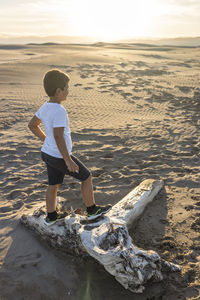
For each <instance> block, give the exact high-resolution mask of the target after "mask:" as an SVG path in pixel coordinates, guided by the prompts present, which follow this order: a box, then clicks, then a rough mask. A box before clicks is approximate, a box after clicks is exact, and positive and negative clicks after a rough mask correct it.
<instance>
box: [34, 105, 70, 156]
mask: <svg viewBox="0 0 200 300" xmlns="http://www.w3.org/2000/svg"><path fill="white" fill-rule="evenodd" d="M35 115H36V117H37V118H38V119H40V120H41V121H42V124H43V126H44V130H45V134H46V138H45V141H44V143H43V146H42V149H41V151H42V152H45V153H47V154H49V155H51V156H54V157H58V158H63V156H62V154H61V153H60V151H59V149H58V146H57V144H56V141H55V138H54V134H53V128H56V127H64V139H65V142H66V146H67V150H68V152H69V154H70V155H71V154H72V140H71V132H70V128H69V119H68V115H67V112H66V109H65V108H64V107H63V106H62V105H61V104H59V103H52V102H45V103H44V104H43V105H42V106H41V107H40V109H39V110H38V111H37V112H36V114H35Z"/></svg>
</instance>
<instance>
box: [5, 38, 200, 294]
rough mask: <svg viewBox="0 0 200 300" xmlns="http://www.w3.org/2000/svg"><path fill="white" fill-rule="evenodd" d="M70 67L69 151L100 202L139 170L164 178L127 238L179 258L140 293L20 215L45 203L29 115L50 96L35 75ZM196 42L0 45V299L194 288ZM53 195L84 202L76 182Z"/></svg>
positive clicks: (198, 121) (197, 271)
mask: <svg viewBox="0 0 200 300" xmlns="http://www.w3.org/2000/svg"><path fill="white" fill-rule="evenodd" d="M54 68H58V69H60V70H62V71H64V72H66V73H67V74H69V76H70V82H69V88H70V90H69V96H68V98H67V100H66V101H65V102H63V106H64V107H65V108H66V110H67V112H68V116H69V121H70V128H71V132H72V141H73V154H74V155H76V156H77V157H78V158H79V159H81V161H82V162H83V163H84V164H85V165H86V166H87V167H88V168H89V169H90V170H91V172H92V174H93V185H94V191H95V199H96V203H98V204H107V203H111V204H112V205H114V204H116V203H117V202H118V201H120V200H121V199H122V198H123V197H124V196H125V195H126V194H128V193H129V192H130V191H131V190H132V189H133V188H134V187H136V186H137V185H138V184H140V183H141V182H142V181H143V180H145V179H148V178H152V179H161V180H163V181H164V183H165V185H164V188H163V189H162V190H161V191H160V192H159V194H158V195H157V196H156V197H155V199H154V200H153V201H152V202H151V203H150V204H149V205H148V207H147V208H146V209H145V211H144V213H143V214H142V216H141V217H140V218H139V219H138V220H137V221H136V222H135V223H134V224H133V225H132V228H131V229H130V235H131V237H132V238H133V241H134V244H135V245H137V246H138V247H141V248H142V249H145V250H150V249H151V250H154V251H156V252H157V253H158V254H159V255H160V256H161V257H162V258H164V259H166V260H168V261H170V262H173V263H175V264H178V265H180V266H181V273H180V274H169V278H168V279H167V280H165V281H162V282H160V283H148V284H147V287H146V290H145V292H144V293H143V294H133V293H131V292H130V291H128V290H125V289H124V288H123V287H122V286H121V285H120V284H119V283H118V282H117V281H116V280H115V279H114V277H112V276H111V275H109V274H108V273H107V272H106V271H105V270H104V269H103V267H102V266H100V265H99V264H98V263H97V262H95V261H94V260H92V259H91V260H90V259H88V260H86V261H85V260H82V259H81V258H79V257H75V256H69V255H65V254H63V253H61V252H60V251H57V250H55V249H53V248H51V247H50V246H48V245H46V244H45V243H44V242H42V241H40V240H39V239H38V237H37V236H36V235H34V233H32V232H31V231H29V230H28V229H27V228H25V227H24V226H23V225H22V224H20V218H21V216H22V215H23V214H27V213H31V212H33V211H34V210H35V209H36V208H37V207H38V206H40V205H41V206H42V205H44V204H45V191H46V187H47V171H46V167H45V165H44V163H43V162H42V160H41V157H40V149H41V146H42V143H41V141H40V140H39V139H37V138H36V137H34V136H33V134H32V133H31V132H30V130H29V129H28V122H29V121H30V119H31V118H32V116H33V115H34V114H35V112H36V111H37V110H38V109H39V107H40V106H41V105H42V104H43V103H44V102H45V101H48V97H47V96H46V95H45V93H44V90H43V86H42V79H43V76H44V74H45V72H46V71H47V70H49V69H54ZM199 83H200V47H176V46H153V45H146V44H129V43H127V44H126V43H96V44H91V45H87V44H71V45H70V44H69V45H61V44H51V43H47V44H43V45H37V44H29V45H9V46H7V45H0V102H1V118H0V138H1V148H0V153H1V163H0V170H1V172H0V185H1V197H0V299H1V300H7V299H8V300H10V299H12V300H18V299H19V300H22V299H29V300H32V299H33V300H35V299H37V300H39V299H46V300H51V299H56V300H57V299H59V300H61V299H63V300H64V299H73V300H94V299H95V300H101V299H104V298H105V299H109V300H113V299H115V300H118V299H122V297H123V298H124V299H128V300H129V299H135V300H147V299H149V300H150V299H154V300H158V299H162V300H168V299H170V300H178V299H200V236H199V232H200V158H199V147H200V140H199V138H200V130H199V126H200V118H199V114H200V85H199ZM58 196H60V197H62V198H64V199H65V200H66V203H67V204H68V205H69V208H70V207H71V206H72V207H73V208H83V209H84V205H83V202H82V198H81V193H80V183H79V182H78V181H76V180H75V179H73V178H71V177H67V176H66V177H65V180H64V183H63V184H62V186H61V187H60V188H59V192H58Z"/></svg>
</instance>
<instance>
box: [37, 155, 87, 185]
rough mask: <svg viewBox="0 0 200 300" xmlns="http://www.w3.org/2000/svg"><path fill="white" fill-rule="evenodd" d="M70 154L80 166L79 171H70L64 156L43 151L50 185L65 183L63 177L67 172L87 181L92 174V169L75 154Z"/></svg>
mask: <svg viewBox="0 0 200 300" xmlns="http://www.w3.org/2000/svg"><path fill="white" fill-rule="evenodd" d="M70 156H71V158H72V160H73V161H74V162H75V163H76V164H77V165H78V166H79V172H74V173H73V172H70V171H69V169H68V167H67V165H66V163H65V161H64V159H63V158H57V157H54V156H51V155H48V154H46V153H44V152H41V157H42V160H43V161H44V162H45V163H46V165H47V173H48V184H49V185H56V184H61V183H63V179H64V176H65V175H66V174H67V175H70V176H72V177H74V178H76V179H79V180H80V181H85V180H86V179H87V178H88V177H89V176H90V171H89V170H88V169H87V167H86V166H85V165H84V164H83V163H82V162H81V161H80V160H78V158H76V157H75V156H73V155H70Z"/></svg>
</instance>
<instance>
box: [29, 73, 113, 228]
mask: <svg viewBox="0 0 200 300" xmlns="http://www.w3.org/2000/svg"><path fill="white" fill-rule="evenodd" d="M69 80H70V79H69V76H68V75H67V74H65V73H63V72H61V71H60V70H50V71H48V72H47V73H46V74H45V76H44V79H43V85H44V89H45V92H46V93H47V95H48V96H49V101H47V102H46V103H44V104H43V105H42V106H41V107H40V109H39V110H38V111H37V112H36V114H35V115H34V116H33V118H32V119H31V121H30V122H29V124H28V127H29V129H30V130H31V131H32V132H33V133H34V135H35V136H37V137H38V138H39V139H40V140H41V141H43V142H44V143H43V146H42V149H41V157H42V160H43V161H44V162H45V163H46V166H47V173H48V187H47V191H46V208H47V216H46V217H45V219H44V222H45V224H46V225H51V224H54V223H55V222H56V221H57V220H59V219H61V218H62V216H61V215H59V214H58V213H57V211H56V195H57V191H58V187H59V186H60V184H62V182H63V179H64V176H65V174H68V175H70V176H72V177H75V178H76V179H78V180H80V181H81V192H82V198H83V201H84V203H85V205H86V210H87V216H88V219H89V220H92V219H95V218H97V217H99V216H101V215H102V214H105V213H107V212H108V211H109V210H110V209H111V205H107V206H96V204H95V200H94V193H93V185H92V176H91V174H90V171H89V170H88V169H87V168H86V167H85V166H84V165H83V164H82V163H81V162H80V161H79V160H78V159H77V158H76V157H75V156H73V155H72V141H71V133H70V128H69V120H68V115H67V112H66V110H65V108H64V107H63V106H62V105H61V103H62V102H63V101H65V100H66V99H67V95H68V93H69V85H68V84H69ZM41 122H42V124H43V126H44V129H45V133H44V132H43V131H42V130H41V128H40V126H39V125H40V123H41Z"/></svg>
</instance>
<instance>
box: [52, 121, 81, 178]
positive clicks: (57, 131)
mask: <svg viewBox="0 0 200 300" xmlns="http://www.w3.org/2000/svg"><path fill="white" fill-rule="evenodd" d="M53 133H54V138H55V141H56V144H57V146H58V149H59V151H60V153H61V154H62V156H63V159H64V160H65V163H66V165H67V167H68V169H69V171H70V172H78V171H79V167H78V166H77V164H76V163H75V162H74V161H73V160H72V159H71V156H70V155H69V152H68V150H67V146H66V142H65V139H64V127H56V128H54V129H53Z"/></svg>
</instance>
